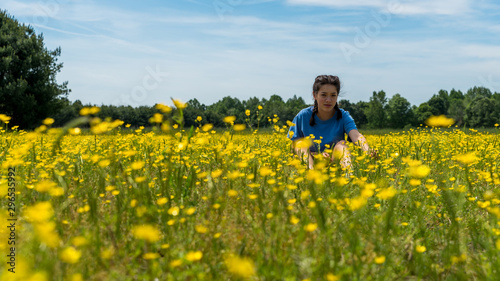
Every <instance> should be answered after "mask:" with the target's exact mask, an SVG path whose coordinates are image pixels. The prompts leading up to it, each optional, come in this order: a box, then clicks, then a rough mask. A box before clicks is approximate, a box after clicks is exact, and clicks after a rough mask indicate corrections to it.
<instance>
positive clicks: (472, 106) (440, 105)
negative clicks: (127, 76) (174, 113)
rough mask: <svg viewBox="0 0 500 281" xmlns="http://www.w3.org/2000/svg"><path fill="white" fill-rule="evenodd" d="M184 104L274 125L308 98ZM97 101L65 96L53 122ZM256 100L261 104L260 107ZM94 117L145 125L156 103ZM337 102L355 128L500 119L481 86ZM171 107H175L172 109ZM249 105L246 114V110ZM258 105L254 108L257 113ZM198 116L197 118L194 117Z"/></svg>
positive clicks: (214, 116) (499, 96) (207, 116)
mask: <svg viewBox="0 0 500 281" xmlns="http://www.w3.org/2000/svg"><path fill="white" fill-rule="evenodd" d="M186 104H187V107H186V108H185V109H184V112H183V114H184V126H185V127H191V126H197V125H199V124H200V123H201V124H206V123H211V124H213V125H214V126H215V127H224V126H225V123H224V122H223V118H224V117H226V116H236V121H235V123H243V124H248V125H250V126H251V127H252V128H257V127H261V128H262V127H267V126H269V125H270V124H271V122H268V120H270V119H274V118H276V116H277V117H278V118H279V121H278V125H284V124H286V121H288V120H289V121H291V120H293V118H294V117H295V115H296V114H297V113H298V112H299V111H300V110H301V109H303V108H306V107H307V106H309V105H311V104H312V98H311V101H308V102H306V101H305V100H304V99H303V98H302V97H297V96H293V97H292V98H290V99H288V100H286V101H285V100H283V99H282V98H281V97H280V96H279V95H272V96H271V97H270V98H269V99H266V98H262V99H259V98H257V97H252V98H250V99H248V100H242V101H240V100H239V99H238V98H237V97H229V96H227V97H224V98H222V99H221V100H219V101H217V102H216V103H214V104H211V105H205V104H202V103H200V102H199V101H198V100H197V99H191V100H189V101H187V103H186ZM88 106H99V105H93V104H83V103H82V102H81V101H79V100H76V101H74V102H70V101H68V100H66V105H65V106H64V107H63V109H62V110H61V111H60V112H59V113H58V114H55V115H54V116H52V117H53V118H54V119H55V123H54V126H63V125H64V124H65V123H67V122H69V121H71V120H73V119H75V118H77V117H78V116H79V112H80V110H81V109H82V108H83V107H88ZM259 106H261V107H262V109H260V110H258V108H259ZM99 107H100V112H99V113H98V114H97V117H100V118H103V119H104V118H106V117H110V118H112V119H119V120H122V121H123V122H124V123H125V124H130V125H131V126H132V127H139V126H144V127H149V126H151V124H150V122H149V120H150V118H151V116H153V115H154V114H155V113H158V112H159V110H158V109H156V106H139V107H132V106H114V105H100V106H99ZM339 107H340V108H343V109H345V110H347V111H349V113H350V114H351V116H352V117H353V118H354V120H355V122H356V125H357V126H358V128H363V129H384V128H391V129H403V128H410V127H418V126H420V125H421V124H424V122H425V120H426V119H427V118H429V117H430V116H432V115H446V116H448V117H450V118H453V119H455V121H456V123H455V125H456V126H459V127H473V128H482V127H484V128H487V127H493V126H495V124H498V123H499V120H500V93H497V92H495V93H492V92H491V91H490V90H489V89H488V88H485V87H473V88H470V89H469V90H468V91H467V92H465V93H463V92H461V91H459V90H458V91H457V90H454V89H452V90H451V91H449V92H448V91H446V90H440V91H439V92H438V93H437V94H435V95H433V96H432V97H431V98H430V99H429V100H428V101H426V102H424V103H421V104H420V105H419V106H416V105H411V104H410V102H409V101H408V100H407V99H406V98H405V97H403V96H402V95H400V94H395V95H393V96H392V97H390V98H388V97H387V94H386V93H385V92H384V91H378V92H376V91H374V92H373V94H372V96H371V97H370V99H369V101H358V102H350V101H349V100H347V99H342V96H340V97H339ZM174 110H175V109H174ZM247 110H249V111H250V115H249V116H247V114H246V113H248V111H247ZM257 111H258V114H257ZM275 115H276V116H275ZM198 116H200V117H201V121H196V120H197V118H198Z"/></svg>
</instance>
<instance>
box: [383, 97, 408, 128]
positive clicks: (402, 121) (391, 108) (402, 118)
mask: <svg viewBox="0 0 500 281" xmlns="http://www.w3.org/2000/svg"><path fill="white" fill-rule="evenodd" d="M387 121H388V125H389V126H390V127H391V128H395V129H402V128H404V127H405V126H406V125H408V124H411V123H412V121H413V112H412V110H411V104H410V102H409V101H408V100H407V99H405V98H404V97H402V96H401V95H400V94H395V95H394V96H392V98H391V99H390V100H389V103H388V104H387Z"/></svg>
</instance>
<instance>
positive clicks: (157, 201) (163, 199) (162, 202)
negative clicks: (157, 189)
mask: <svg viewBox="0 0 500 281" xmlns="http://www.w3.org/2000/svg"><path fill="white" fill-rule="evenodd" d="M167 202H168V199H167V198H165V197H162V198H158V200H156V204H158V205H160V206H161V205H165V204H167Z"/></svg>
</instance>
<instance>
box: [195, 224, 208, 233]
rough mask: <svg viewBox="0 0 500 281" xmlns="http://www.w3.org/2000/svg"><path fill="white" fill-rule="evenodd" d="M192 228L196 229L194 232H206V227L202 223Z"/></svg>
mask: <svg viewBox="0 0 500 281" xmlns="http://www.w3.org/2000/svg"><path fill="white" fill-rule="evenodd" d="M194 229H195V230H196V232H198V233H201V234H204V233H207V232H208V228H207V227H205V226H203V225H200V224H198V225H196V226H195V227H194Z"/></svg>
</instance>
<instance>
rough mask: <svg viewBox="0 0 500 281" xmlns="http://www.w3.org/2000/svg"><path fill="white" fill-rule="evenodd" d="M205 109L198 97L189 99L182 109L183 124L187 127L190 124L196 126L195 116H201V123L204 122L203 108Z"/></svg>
mask: <svg viewBox="0 0 500 281" xmlns="http://www.w3.org/2000/svg"><path fill="white" fill-rule="evenodd" d="M206 109H207V107H206V105H204V104H202V103H200V102H199V101H198V99H196V98H195V99H190V100H189V101H188V102H187V107H186V108H185V109H184V126H185V127H186V128H189V127H191V126H197V125H198V123H197V122H196V118H198V116H201V118H202V124H205V123H206V121H207V120H206V119H207V117H206V115H205V110H206Z"/></svg>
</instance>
